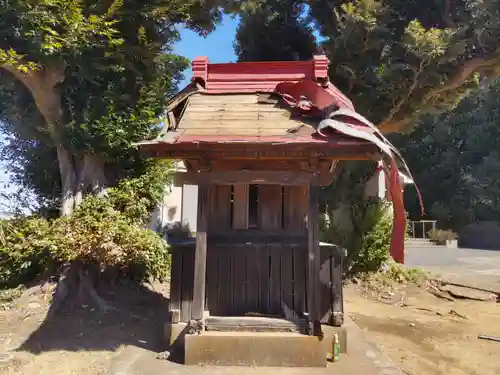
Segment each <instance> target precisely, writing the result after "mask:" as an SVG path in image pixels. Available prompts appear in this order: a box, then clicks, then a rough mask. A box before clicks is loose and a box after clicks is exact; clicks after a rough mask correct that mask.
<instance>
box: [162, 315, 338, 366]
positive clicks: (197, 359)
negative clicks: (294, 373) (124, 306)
mask: <svg viewBox="0 0 500 375" xmlns="http://www.w3.org/2000/svg"><path fill="white" fill-rule="evenodd" d="M321 328H322V331H323V337H322V338H321V339H319V338H317V337H313V336H306V335H303V334H299V333H290V332H216V331H214V332H211V331H209V332H205V333H204V334H202V335H187V334H186V330H187V324H186V323H173V324H172V323H167V324H165V341H166V343H167V344H168V348H169V351H170V357H169V359H170V360H172V361H174V362H177V363H186V364H191V365H193V364H205V365H221V366H280V367H286V366H291V367H324V366H325V362H326V359H327V358H331V354H332V348H333V336H334V334H335V333H336V334H337V335H338V337H339V341H340V351H341V353H347V332H346V329H345V328H344V327H331V326H327V325H323V326H321Z"/></svg>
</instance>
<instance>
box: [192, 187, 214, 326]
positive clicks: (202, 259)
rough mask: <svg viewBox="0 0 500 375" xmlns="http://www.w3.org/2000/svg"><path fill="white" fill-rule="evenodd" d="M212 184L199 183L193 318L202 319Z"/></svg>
mask: <svg viewBox="0 0 500 375" xmlns="http://www.w3.org/2000/svg"><path fill="white" fill-rule="evenodd" d="M209 196H210V185H209V184H207V183H204V184H200V185H198V219H197V226H196V227H197V228H196V250H195V254H194V281H193V306H192V309H191V319H192V320H198V321H201V320H202V319H203V312H204V310H205V279H206V270H207V226H208V207H209V202H208V200H209Z"/></svg>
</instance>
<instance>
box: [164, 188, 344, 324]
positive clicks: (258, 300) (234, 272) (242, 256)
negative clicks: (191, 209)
mask: <svg viewBox="0 0 500 375" xmlns="http://www.w3.org/2000/svg"><path fill="white" fill-rule="evenodd" d="M258 213H259V214H258V216H259V217H258V219H259V224H260V228H259V229H247V228H248V185H234V186H229V185H224V186H213V187H212V188H211V189H210V218H209V221H208V223H209V233H208V235H209V238H210V234H211V233H213V234H228V235H230V236H229V237H232V238H233V241H229V242H228V243H227V244H225V245H222V243H210V241H209V244H208V248H207V270H206V272H207V273H206V295H205V308H206V309H208V310H209V311H210V313H211V315H214V316H239V315H245V314H247V313H260V314H269V315H278V316H281V317H286V318H288V319H295V318H299V317H301V316H302V313H304V312H306V311H308V308H307V295H306V280H307V279H306V265H307V245H306V243H307V229H306V214H307V189H306V187H301V186H285V187H281V186H278V185H260V186H259V209H258ZM265 232H274V233H281V234H280V235H279V236H278V237H277V238H278V240H277V241H276V243H268V242H265V241H263V243H260V244H259V241H258V238H259V233H261V234H262V233H265ZM244 233H246V234H250V235H251V238H255V239H257V240H256V241H252V242H253V244H251V245H247V244H245V243H234V242H235V241H234V239H236V241H238V240H239V239H241V238H243V234H244ZM231 234H232V236H231ZM234 234H236V236H235V235H234ZM297 235H299V237H300V236H304V240H305V242H304V243H303V244H302V245H291V243H294V242H288V243H290V244H289V245H283V243H287V241H286V240H285V238H286V237H288V236H297ZM247 238H248V237H247ZM300 238H302V237H300ZM281 239H283V241H282V240H281ZM240 241H241V242H243V240H240ZM332 267H334V268H335V269H336V271H335V272H333V273H332V272H330V270H331V268H332ZM332 275H333V276H332ZM335 275H336V276H335ZM193 277H194V247H182V248H178V249H174V250H173V255H172V273H171V309H178V310H180V311H181V320H182V321H189V320H190V319H191V309H192V296H193ZM341 278H342V270H341V265H340V267H339V266H338V264H337V263H336V261H335V260H334V259H333V258H332V255H331V251H329V250H328V249H321V270H320V279H321V287H320V291H319V292H320V294H321V303H320V310H321V311H320V314H321V317H322V322H323V323H327V324H331V321H332V319H331V317H332V311H331V310H332V308H331V307H332V306H336V309H342V304H341V301H342V285H341V281H342V280H341ZM331 282H333V283H334V287H333V288H332V287H331V285H332V284H330V283H331ZM339 301H340V302H339Z"/></svg>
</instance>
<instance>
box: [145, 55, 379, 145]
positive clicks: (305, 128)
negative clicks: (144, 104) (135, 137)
mask: <svg viewBox="0 0 500 375" xmlns="http://www.w3.org/2000/svg"><path fill="white" fill-rule="evenodd" d="M328 66H329V61H328V59H327V57H326V56H314V58H313V59H312V60H311V61H270V62H243V63H224V64H210V63H209V61H208V58H207V57H197V58H195V59H194V61H193V63H192V69H193V77H192V80H191V83H190V84H189V85H188V86H187V87H186V88H184V89H183V90H182V91H181V92H179V93H178V94H177V95H176V96H174V98H172V99H171V100H170V102H169V103H168V104H167V121H166V122H167V126H166V127H165V131H164V132H163V133H162V134H161V136H160V137H159V138H157V139H156V140H155V141H146V142H141V143H140V146H141V148H143V149H145V148H147V149H150V150H151V149H152V148H156V147H171V146H167V145H169V144H170V145H174V144H184V145H186V144H198V143H207V144H214V143H225V144H228V143H236V142H238V143H241V142H247V143H258V144H269V143H271V144H293V143H301V144H304V143H310V144H318V143H323V144H329V145H331V146H333V145H334V144H336V145H350V144H358V145H359V144H367V142H366V140H364V139H359V137H357V138H356V137H353V136H352V135H346V134H343V133H342V132H336V134H335V136H333V135H332V134H331V131H330V134H329V135H328V136H325V135H324V134H320V133H319V132H318V131H317V128H318V124H319V123H320V121H321V120H322V119H325V118H326V117H327V116H328V115H329V114H330V113H332V112H334V111H336V110H347V111H349V112H350V113H354V114H355V112H354V106H353V104H352V102H351V101H350V100H349V98H347V97H346V96H345V95H344V94H343V93H342V92H341V91H340V90H339V89H337V88H336V87H335V86H334V85H333V84H332V83H331V82H329V80H328ZM338 119H339V121H341V122H342V123H349V124H350V126H351V127H354V128H358V129H362V130H364V131H366V132H367V133H373V129H371V128H370V127H369V126H366V124H364V123H362V122H359V121H358V120H357V119H353V118H352V116H350V115H346V114H343V115H341V118H338ZM366 121H367V120H366ZM327 130H328V131H329V129H327ZM368 143H369V142H368ZM161 145H162V146H161Z"/></svg>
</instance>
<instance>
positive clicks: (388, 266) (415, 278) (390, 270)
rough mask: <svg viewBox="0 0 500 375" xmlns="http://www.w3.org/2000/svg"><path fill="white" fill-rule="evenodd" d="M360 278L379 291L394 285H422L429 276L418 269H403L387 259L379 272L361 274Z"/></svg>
mask: <svg viewBox="0 0 500 375" xmlns="http://www.w3.org/2000/svg"><path fill="white" fill-rule="evenodd" d="M361 276H362V278H363V281H364V282H365V283H366V284H367V285H368V286H369V287H371V288H372V289H380V287H382V288H384V287H392V286H393V285H394V283H397V284H408V283H412V284H417V285H422V284H423V283H424V282H425V281H426V280H427V279H428V278H429V276H430V274H429V273H427V272H425V271H424V270H422V269H420V268H415V267H405V266H404V265H402V264H399V263H396V262H394V261H393V260H392V259H389V260H388V261H387V262H385V263H384V264H383V266H382V267H381V268H380V270H379V272H370V273H363V274H361Z"/></svg>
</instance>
